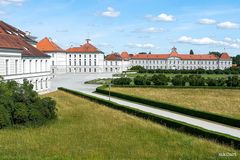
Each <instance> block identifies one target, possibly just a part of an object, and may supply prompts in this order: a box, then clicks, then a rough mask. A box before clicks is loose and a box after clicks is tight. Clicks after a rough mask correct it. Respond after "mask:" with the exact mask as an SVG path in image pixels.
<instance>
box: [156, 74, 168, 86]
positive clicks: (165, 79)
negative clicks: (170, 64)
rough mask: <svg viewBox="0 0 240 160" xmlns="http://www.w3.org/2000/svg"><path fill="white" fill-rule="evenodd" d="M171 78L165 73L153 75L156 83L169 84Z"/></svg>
mask: <svg viewBox="0 0 240 160" xmlns="http://www.w3.org/2000/svg"><path fill="white" fill-rule="evenodd" d="M168 81H169V78H168V77H167V76H165V75H163V74H155V75H153V76H152V82H153V84H154V85H168Z"/></svg>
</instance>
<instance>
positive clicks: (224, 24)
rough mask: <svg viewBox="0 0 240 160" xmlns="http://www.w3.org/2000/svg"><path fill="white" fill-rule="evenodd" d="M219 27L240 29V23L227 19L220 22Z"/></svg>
mask: <svg viewBox="0 0 240 160" xmlns="http://www.w3.org/2000/svg"><path fill="white" fill-rule="evenodd" d="M217 27H219V28H223V29H239V28H240V25H239V24H237V23H233V22H229V21H227V22H221V23H218V24H217Z"/></svg>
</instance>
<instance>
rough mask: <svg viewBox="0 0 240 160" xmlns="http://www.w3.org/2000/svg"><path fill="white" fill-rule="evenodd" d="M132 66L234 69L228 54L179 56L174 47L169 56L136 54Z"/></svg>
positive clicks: (174, 68) (175, 68)
mask: <svg viewBox="0 0 240 160" xmlns="http://www.w3.org/2000/svg"><path fill="white" fill-rule="evenodd" d="M130 63H131V66H138V65H140V66H143V67H144V68H145V69H170V70H171V69H172V70H195V69H200V68H201V69H205V70H215V69H221V70H223V69H226V68H230V67H232V59H231V57H230V56H229V55H228V54H227V53H223V54H222V55H221V56H220V57H217V56H215V55H209V54H198V55H190V54H179V53H178V52H177V49H176V48H175V47H174V48H173V49H172V52H171V53H169V54H136V55H134V56H133V57H132V58H131V59H130Z"/></svg>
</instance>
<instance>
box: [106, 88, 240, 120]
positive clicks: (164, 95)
mask: <svg viewBox="0 0 240 160" xmlns="http://www.w3.org/2000/svg"><path fill="white" fill-rule="evenodd" d="M111 90H112V91H115V92H119V93H123V94H126V93H127V94H129V95H134V96H138V97H143V98H146V99H152V100H156V101H161V102H167V103H171V104H177V105H180V106H184V107H187V108H192V109H195V110H201V111H207V112H211V113H216V114H220V115H225V116H229V117H235V118H238V119H240V90H236V89H186V88H184V89H183V88H176V89H172V88H124V87H123V88H121V87H113V88H111Z"/></svg>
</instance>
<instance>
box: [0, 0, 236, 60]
mask: <svg viewBox="0 0 240 160" xmlns="http://www.w3.org/2000/svg"><path fill="white" fill-rule="evenodd" d="M239 15H240V1H238V0H211V1H209V0H201V1H193V0H171V1H170V0H41V1H39V0H0V17H1V19H2V20H4V21H6V22H7V23H9V24H12V25H14V26H16V27H18V28H20V29H22V30H24V31H30V32H31V33H32V34H33V35H35V36H37V37H38V39H39V40H40V39H42V38H44V37H51V38H52V39H53V40H54V41H56V43H58V44H59V45H60V46H61V47H62V48H64V49H66V48H68V47H70V46H72V45H73V46H78V45H80V44H82V43H84V41H85V39H86V38H90V39H92V43H94V44H95V45H96V46H97V47H98V48H99V49H101V50H103V51H104V52H105V53H106V54H109V53H111V52H112V51H114V52H122V51H128V52H129V53H138V52H143V51H144V52H152V53H168V52H169V51H170V49H171V48H172V47H173V46H176V47H177V48H178V52H179V53H189V50H190V49H193V50H194V52H195V54H197V53H199V54H204V53H208V52H209V51H220V52H223V51H224V50H225V51H227V52H229V54H230V55H236V54H239V51H240V16H239Z"/></svg>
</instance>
